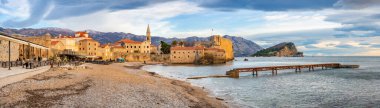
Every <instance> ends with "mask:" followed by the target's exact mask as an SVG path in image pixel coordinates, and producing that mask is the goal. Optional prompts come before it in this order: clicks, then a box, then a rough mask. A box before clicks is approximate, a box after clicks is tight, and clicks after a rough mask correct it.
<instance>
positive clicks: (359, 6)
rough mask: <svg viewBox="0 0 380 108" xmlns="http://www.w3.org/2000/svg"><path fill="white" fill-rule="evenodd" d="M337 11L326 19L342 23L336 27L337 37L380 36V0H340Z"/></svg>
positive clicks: (336, 5)
mask: <svg viewBox="0 0 380 108" xmlns="http://www.w3.org/2000/svg"><path fill="white" fill-rule="evenodd" d="M334 7H336V9H337V10H334V11H335V13H333V14H330V15H327V18H326V19H325V20H326V21H330V22H336V23H340V24H342V27H339V28H336V29H335V30H336V31H337V34H335V36H336V37H340V38H347V37H373V36H380V11H378V10H379V9H380V1H379V0H340V1H339V2H337V3H336V4H335V6H334Z"/></svg>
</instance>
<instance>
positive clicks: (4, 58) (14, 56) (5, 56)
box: [0, 40, 20, 61]
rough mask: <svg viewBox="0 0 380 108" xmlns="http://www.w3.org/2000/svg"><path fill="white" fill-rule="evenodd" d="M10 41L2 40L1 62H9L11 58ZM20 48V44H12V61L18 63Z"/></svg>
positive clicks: (0, 44) (0, 48)
mask: <svg viewBox="0 0 380 108" xmlns="http://www.w3.org/2000/svg"><path fill="white" fill-rule="evenodd" d="M8 42H9V41H5V40H0V61H8V57H9V53H8V51H9V45H8ZM19 47H20V45H19V44H18V43H14V42H11V61H16V60H17V59H18V58H19V55H20V53H19Z"/></svg>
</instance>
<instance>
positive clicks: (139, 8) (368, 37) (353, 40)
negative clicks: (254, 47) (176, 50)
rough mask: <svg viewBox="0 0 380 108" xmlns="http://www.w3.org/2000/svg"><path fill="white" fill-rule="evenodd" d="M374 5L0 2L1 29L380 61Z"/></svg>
mask: <svg viewBox="0 0 380 108" xmlns="http://www.w3.org/2000/svg"><path fill="white" fill-rule="evenodd" d="M379 10H380V0H0V26H1V27H4V28H44V27H60V28H67V29H72V30H76V31H80V30H96V31H103V32H126V33H134V34H138V35H144V34H145V32H146V26H147V25H148V24H150V26H151V31H152V35H154V36H162V37H178V38H182V37H189V36H201V37H206V36H210V35H212V34H219V35H232V36H240V37H243V38H245V39H248V40H251V41H253V42H255V43H257V44H259V45H261V46H263V47H264V48H265V47H270V46H271V45H275V44H278V43H280V42H294V43H295V44H296V45H297V48H298V50H300V51H303V52H304V54H305V55H309V56H380V11H379Z"/></svg>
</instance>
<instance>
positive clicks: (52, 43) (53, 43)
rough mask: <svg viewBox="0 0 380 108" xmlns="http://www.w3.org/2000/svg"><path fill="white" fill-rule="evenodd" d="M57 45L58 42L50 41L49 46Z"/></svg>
mask: <svg viewBox="0 0 380 108" xmlns="http://www.w3.org/2000/svg"><path fill="white" fill-rule="evenodd" d="M58 43H59V41H51V45H56V44H58Z"/></svg>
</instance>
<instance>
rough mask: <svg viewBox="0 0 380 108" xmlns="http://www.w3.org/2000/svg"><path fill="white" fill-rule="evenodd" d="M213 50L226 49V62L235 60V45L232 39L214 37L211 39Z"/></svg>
mask: <svg viewBox="0 0 380 108" xmlns="http://www.w3.org/2000/svg"><path fill="white" fill-rule="evenodd" d="M210 41H211V42H212V46H211V47H212V48H219V49H224V51H225V52H226V60H227V61H231V60H233V59H234V49H233V43H232V41H231V40H230V39H227V38H223V37H222V36H220V35H214V36H212V37H211V40H210Z"/></svg>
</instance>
